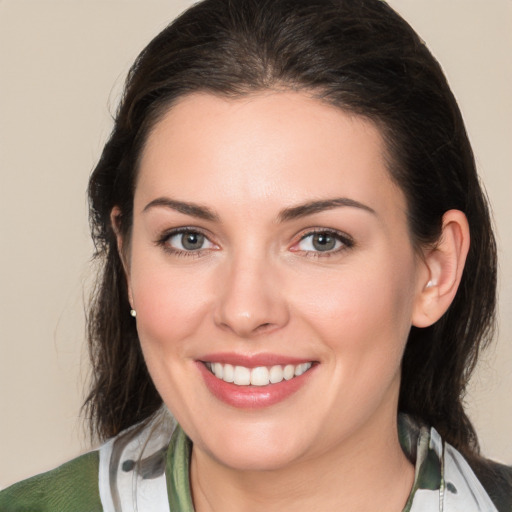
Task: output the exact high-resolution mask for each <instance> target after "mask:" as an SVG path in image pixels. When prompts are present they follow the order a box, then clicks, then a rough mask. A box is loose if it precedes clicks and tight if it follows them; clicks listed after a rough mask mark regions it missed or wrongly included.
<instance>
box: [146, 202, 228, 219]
mask: <svg viewBox="0 0 512 512" xmlns="http://www.w3.org/2000/svg"><path fill="white" fill-rule="evenodd" d="M156 206H162V207H164V208H170V209H171V210H175V211H177V212H180V213H183V214H185V215H190V216H191V217H197V218H199V219H203V220H210V221H218V220H219V216H218V215H217V214H216V213H215V212H214V211H212V210H211V209H210V208H208V207H207V206H202V205H200V204H196V203H189V202H185V201H177V200H175V199H170V198H168V197H159V198H157V199H153V201H151V202H150V203H148V204H147V205H146V206H145V207H144V210H142V211H143V212H146V211H148V210H150V209H151V208H154V207H156Z"/></svg>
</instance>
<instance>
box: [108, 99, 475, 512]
mask: <svg viewBox="0 0 512 512" xmlns="http://www.w3.org/2000/svg"><path fill="white" fill-rule="evenodd" d="M384 156H385V148H384V144H383V140H382V137H381V135H380V133H379V131H378V130H377V128H376V127H375V126H374V125H373V124H372V123H371V122H369V121H367V120H365V119H363V118H360V117H357V116H353V115H349V114H347V113H344V112H343V111H341V110H339V109H336V108H334V107H332V106H328V105H326V104H324V103H322V102H320V101H319V100H316V99H313V98H311V97H309V96H308V95H307V94H305V93H297V92H279V93H272V92H268V93H259V94H255V95H251V96H247V97H244V98H241V99H235V100H234V99H224V98H220V97H216V96H213V95H208V94H193V95H189V96H186V97H184V98H182V99H181V100H180V101H179V102H178V103H177V104H176V105H174V106H173V107H172V108H171V109H170V110H169V111H168V113H167V114H166V115H165V116H164V117H163V118H162V119H161V120H160V121H159V122H158V124H157V125H156V126H155V127H154V129H153V131H152V132H151V134H150V136H149V138H148V142H147V145H146V147H145V149H144V152H143V156H142V160H141V164H140V170H139V176H138V181H137V185H136V191H135V198H134V218H133V228H132V233H131V239H130V243H129V244H127V245H129V249H127V253H124V252H123V254H124V255H125V261H126V273H127V278H128V284H129V294H130V302H131V304H132V307H133V308H134V309H136V311H137V320H136V321H137V329H138V332H139V336H140V340H141V346H142V349H143V352H144V357H145V359H146V362H147V365H148V369H149V371H150V374H151V377H152V378H153V380H154V382H155V385H156V387H157V389H158V391H159V392H160V394H161V396H162V398H163V400H164V402H165V403H166V405H167V406H168V408H169V409H170V410H171V411H172V413H173V414H174V415H175V417H176V418H177V420H178V421H179V423H180V424H181V425H182V427H183V428H184V430H185V432H187V434H188V435H189V436H190V438H191V439H192V441H193V443H194V446H193V453H192V466H191V485H192V492H193V498H194V503H195V507H196V510H197V511H198V512H206V511H210V510H222V511H224V512H225V511H228V512H229V511H231V510H233V511H235V510H236V511H260V510H265V511H266V512H268V511H273V510H279V511H281V510H283V507H284V510H294V511H301V510H325V511H330V510H333V511H334V510H342V509H343V510H352V511H363V510H375V509H376V508H375V507H376V504H378V508H379V510H383V511H385V510H390V511H392V510H393V511H399V510H401V509H402V507H403V506H404V504H405V501H406V500H407V497H408V495H409V492H410V488H411V486H412V481H413V471H414V470H413V467H412V465H411V464H410V462H409V461H408V460H407V459H406V458H405V456H404V454H403V452H402V450H401V448H400V446H399V443H398V438H397V427H396V411H397V402H398V393H399V385H400V364H401V358H402V354H403V351H404V347H405V343H406V340H407V335H408V332H409V330H410V327H411V325H413V324H416V325H420V326H421V325H429V324H430V323H432V321H435V320H436V319H437V318H438V317H439V316H440V315H441V314H442V312H444V309H446V307H448V305H449V303H450V302H451V298H453V295H454V293H455V291H456V284H457V282H456V281H457V276H460V272H461V271H462V270H460V269H459V267H458V266H457V265H454V264H453V262H454V261H456V262H457V264H458V263H459V262H460V260H461V259H462V260H463V256H464V254H463V253H464V250H465V247H466V245H467V243H466V242H467V240H468V237H467V236H466V234H465V233H466V232H465V231H464V219H463V218H462V217H463V216H462V217H461V216H460V215H462V214H460V212H458V213H459V214H460V215H458V214H457V213H456V212H455V213H451V214H449V215H448V216H447V217H446V219H445V226H448V227H447V228H446V233H447V236H446V237H445V238H446V240H447V244H448V246H449V247H448V249H447V250H446V251H444V252H443V250H444V249H443V248H442V247H441V248H440V249H438V250H436V251H435V252H434V251H432V253H431V254H419V253H418V251H416V250H415V249H414V248H413V245H412V242H411V239H410V234H409V231H408V227H407V219H406V206H405V204H406V203H405V198H404V196H403V193H402V191H401V190H400V189H399V188H398V187H397V186H396V185H395V184H394V182H393V181H392V180H391V179H390V177H389V174H388V171H387V169H386V165H385V158H384ZM162 198H165V200H168V199H172V200H173V201H180V202H188V203H194V204H196V205H201V206H202V207H205V208H208V210H209V211H210V212H211V213H213V214H214V216H215V218H213V219H206V218H200V217H198V216H196V215H194V214H192V213H191V212H189V213H184V212H183V211H181V212H180V211H177V210H176V209H174V208H172V207H169V205H164V204H161V203H162V201H160V203H159V204H155V203H154V202H155V200H160V199H162ZM333 198H345V199H346V198H348V199H349V200H351V201H357V202H358V203H359V204H360V205H362V206H357V207H356V206H350V205H349V206H346V205H345V206H337V207H331V208H327V209H321V211H315V212H312V213H309V214H305V215H302V216H300V217H293V218H286V219H283V218H282V217H283V214H282V212H283V210H285V209H290V208H294V207H296V206H298V205H303V204H306V203H310V202H312V201H324V200H331V199H333ZM150 203H153V204H152V205H150ZM157 203H158V201H157ZM116 213H117V212H116V211H114V212H113V218H114V220H115V216H116ZM450 215H451V216H450ZM461 226H462V227H461ZM183 227H187V228H192V229H193V230H194V231H196V232H199V233H201V234H204V235H205V242H204V244H203V246H202V248H201V249H200V250H189V251H184V250H183V247H182V246H181V245H180V243H181V242H182V237H181V235H174V236H173V233H172V230H173V229H179V228H183ZM312 230H320V231H322V230H323V231H326V230H327V231H332V232H337V233H340V234H341V236H342V238H340V240H339V241H338V243H337V244H336V248H335V249H334V250H332V251H327V252H320V251H318V250H316V249H315V247H314V246H312V245H311V243H310V242H311V240H312V239H311V236H309V234H310V233H311V231H312ZM304 237H306V238H304ZM347 240H348V241H349V242H347ZM344 241H345V242H347V243H344ZM119 245H120V248H121V251H122V247H123V240H121V239H120V240H119ZM177 251H181V252H177ZM455 253H456V254H455ZM454 254H455V256H454ZM461 254H462V256H461ZM450 258H451V259H450ZM457 258H458V259H457ZM448 259H450V261H451V262H452V264H451V265H448V264H447V263H446V264H445V261H448ZM431 262H432V264H430V263H431ZM445 268H447V269H448V270H447V271H446V272H444V270H443V269H445ZM459 270H460V271H459ZM427 283H429V284H428V285H427ZM454 290H455V291H454ZM213 352H216V353H219V352H221V353H222V352H229V353H236V354H242V355H254V354H261V353H270V354H279V355H281V356H285V357H294V358H303V359H305V360H309V361H314V362H315V363H316V364H315V366H314V367H313V369H312V370H314V371H312V372H311V374H310V375H309V377H308V379H307V382H306V383H305V384H304V385H303V386H302V387H301V388H300V389H299V390H298V391H297V392H296V393H294V394H293V395H291V396H289V397H288V398H286V399H285V400H282V401H281V402H279V403H277V404H274V405H272V406H270V407H263V408H259V409H253V410H252V409H240V408H237V407H233V406H231V405H229V404H226V403H224V402H222V401H221V400H218V399H217V398H215V397H214V396H213V395H212V394H211V392H210V391H209V390H208V388H207V386H206V385H205V383H204V380H203V377H202V375H201V373H200V371H198V363H197V361H198V360H202V359H204V357H205V355H206V354H211V353H213Z"/></svg>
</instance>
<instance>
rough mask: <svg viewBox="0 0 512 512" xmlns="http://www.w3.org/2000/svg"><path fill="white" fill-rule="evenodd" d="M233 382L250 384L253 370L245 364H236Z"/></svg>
mask: <svg viewBox="0 0 512 512" xmlns="http://www.w3.org/2000/svg"><path fill="white" fill-rule="evenodd" d="M233 382H234V383H235V384H236V385H237V386H248V385H249V384H250V383H251V370H250V369H249V368H246V367H245V366H235V375H234V379H233Z"/></svg>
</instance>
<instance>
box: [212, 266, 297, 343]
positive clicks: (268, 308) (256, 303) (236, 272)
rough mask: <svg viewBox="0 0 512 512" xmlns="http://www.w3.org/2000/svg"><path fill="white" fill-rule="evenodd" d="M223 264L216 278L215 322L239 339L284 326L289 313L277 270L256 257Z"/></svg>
mask: <svg viewBox="0 0 512 512" xmlns="http://www.w3.org/2000/svg"><path fill="white" fill-rule="evenodd" d="M241 260H243V261H241ZM226 265H227V268H226V271H225V272H221V273H219V276H218V286H219V288H218V294H216V297H217V305H216V308H215V313H214V316H215V323H216V324H217V325H218V326H219V327H221V328H222V329H225V330H229V331H231V332H233V333H234V334H236V335H237V336H239V337H242V338H252V337H255V336H257V335H260V334H263V333H267V334H268V333H270V332H273V331H275V330H278V329H279V328H282V327H284V326H285V325H286V324H287V323H288V321H289V311H288V305H287V301H286V299H285V294H284V291H283V288H282V286H280V282H281V279H280V278H279V277H280V276H279V272H278V271H277V269H274V268H273V266H272V265H271V264H270V263H269V261H266V260H265V259H263V258H256V257H253V258H245V259H243V258H240V259H239V260H237V261H232V262H230V263H229V264H228V263H226Z"/></svg>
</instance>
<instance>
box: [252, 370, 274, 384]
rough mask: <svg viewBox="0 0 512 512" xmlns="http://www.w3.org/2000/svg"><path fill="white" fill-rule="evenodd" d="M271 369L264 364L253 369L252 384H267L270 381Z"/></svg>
mask: <svg viewBox="0 0 512 512" xmlns="http://www.w3.org/2000/svg"><path fill="white" fill-rule="evenodd" d="M268 374H269V371H268V369H267V368H265V367H264V366H258V367H257V368H253V369H252V370H251V384H252V385H253V386H267V385H268V383H269V382H270V380H269V375H268Z"/></svg>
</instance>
